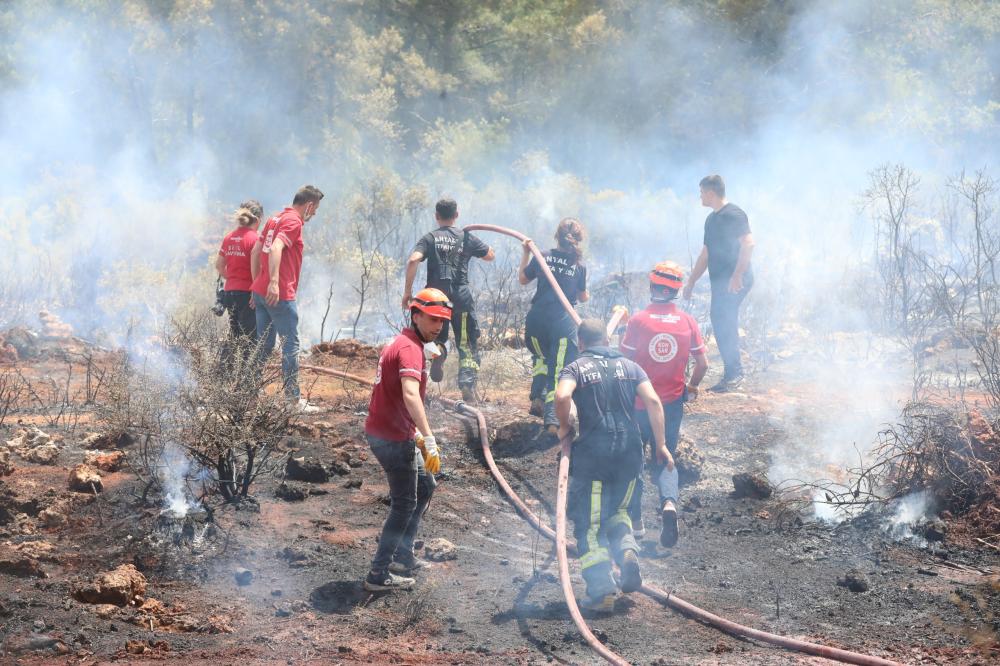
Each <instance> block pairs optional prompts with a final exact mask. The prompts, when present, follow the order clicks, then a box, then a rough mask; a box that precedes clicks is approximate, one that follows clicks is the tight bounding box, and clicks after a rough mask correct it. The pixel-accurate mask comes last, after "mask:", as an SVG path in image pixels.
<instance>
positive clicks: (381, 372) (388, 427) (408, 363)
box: [365, 328, 427, 442]
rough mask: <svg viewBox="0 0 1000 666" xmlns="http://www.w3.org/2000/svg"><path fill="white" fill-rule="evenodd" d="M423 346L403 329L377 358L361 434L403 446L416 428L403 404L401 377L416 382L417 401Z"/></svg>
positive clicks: (423, 389)
mask: <svg viewBox="0 0 1000 666" xmlns="http://www.w3.org/2000/svg"><path fill="white" fill-rule="evenodd" d="M425 365H426V364H425V362H424V345H423V343H422V342H421V341H420V338H418V337H417V333H416V331H414V330H413V329H412V328H404V329H403V332H402V333H400V334H399V335H397V336H396V339H395V340H393V341H392V342H390V343H389V344H388V345H386V347H385V349H383V350H382V353H381V354H380V355H379V359H378V372H377V373H376V374H375V386H374V387H372V397H371V400H370V401H369V402H368V418H367V419H365V432H366V433H368V434H369V435H372V436H373V437H378V438H380V439H386V440H389V441H390V442H405V441H406V440H408V439H411V438H412V437H413V433H414V431H415V430H416V429H417V426H416V425H415V424H414V423H413V419H412V418H410V413H409V412H408V411H406V405H405V404H404V403H403V379H402V378H403V377H413V378H414V379H416V380H417V381H419V382H420V399H421V400H423V399H424V394H425V393H426V391H427V370H426V368H425Z"/></svg>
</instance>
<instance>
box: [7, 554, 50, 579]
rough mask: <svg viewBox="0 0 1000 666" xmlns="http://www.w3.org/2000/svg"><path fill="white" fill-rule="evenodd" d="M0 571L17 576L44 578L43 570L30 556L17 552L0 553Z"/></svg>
mask: <svg viewBox="0 0 1000 666" xmlns="http://www.w3.org/2000/svg"><path fill="white" fill-rule="evenodd" d="M0 573H2V574H8V575H11V576H17V577H19V578H45V577H46V574H45V571H43V570H42V566H41V565H40V564H39V563H38V560H33V559H31V558H30V557H26V556H24V555H21V554H18V553H11V554H9V555H4V554H0Z"/></svg>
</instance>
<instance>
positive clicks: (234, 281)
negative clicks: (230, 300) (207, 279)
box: [219, 227, 257, 291]
mask: <svg viewBox="0 0 1000 666" xmlns="http://www.w3.org/2000/svg"><path fill="white" fill-rule="evenodd" d="M256 242H257V230H256V229H252V228H251V227H237V228H236V229H234V230H233V231H231V232H229V234H227V235H226V237H225V238H223V239H222V247H221V248H220V249H219V256H221V257H225V258H226V284H225V286H223V289H225V290H226V291H250V284H251V283H252V282H253V277H252V276H251V275H250V252H252V251H253V246H254V243H256Z"/></svg>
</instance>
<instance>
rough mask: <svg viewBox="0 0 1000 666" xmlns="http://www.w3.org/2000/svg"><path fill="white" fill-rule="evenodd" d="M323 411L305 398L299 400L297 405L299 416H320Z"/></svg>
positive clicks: (296, 410)
mask: <svg viewBox="0 0 1000 666" xmlns="http://www.w3.org/2000/svg"><path fill="white" fill-rule="evenodd" d="M322 411H323V408H322V407H320V406H318V405H314V404H312V403H311V402H309V401H308V400H306V399H305V398H299V402H298V404H296V405H295V412H296V413H298V414H319V413H320V412H322Z"/></svg>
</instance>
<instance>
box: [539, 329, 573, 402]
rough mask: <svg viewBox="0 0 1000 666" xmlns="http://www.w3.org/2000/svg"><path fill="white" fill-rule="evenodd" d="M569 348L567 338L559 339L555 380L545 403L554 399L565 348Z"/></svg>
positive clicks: (564, 360)
mask: <svg viewBox="0 0 1000 666" xmlns="http://www.w3.org/2000/svg"><path fill="white" fill-rule="evenodd" d="M567 347H569V338H559V351H557V352H556V378H555V382H553V385H552V390H551V391H549V392H548V394H547V395H546V396H545V402H552V401H553V400H555V399H556V387H555V385H556V384H558V383H559V373H560V372H562V369H563V365H565V363H566V348H567Z"/></svg>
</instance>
